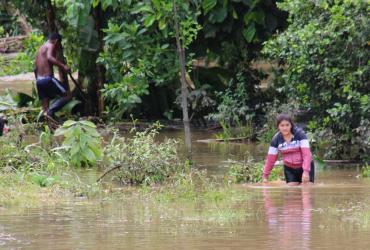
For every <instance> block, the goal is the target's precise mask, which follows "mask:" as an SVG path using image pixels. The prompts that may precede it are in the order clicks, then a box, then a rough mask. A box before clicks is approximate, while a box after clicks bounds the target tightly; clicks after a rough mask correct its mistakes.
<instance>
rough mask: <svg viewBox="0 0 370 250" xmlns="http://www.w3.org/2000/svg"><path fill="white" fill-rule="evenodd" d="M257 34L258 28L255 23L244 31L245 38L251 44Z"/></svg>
mask: <svg viewBox="0 0 370 250" xmlns="http://www.w3.org/2000/svg"><path fill="white" fill-rule="evenodd" d="M255 34H256V27H255V24H254V23H251V24H249V26H248V27H247V28H246V29H244V30H243V37H244V39H245V40H246V41H247V42H249V43H250V42H252V40H253V38H254V35H255Z"/></svg>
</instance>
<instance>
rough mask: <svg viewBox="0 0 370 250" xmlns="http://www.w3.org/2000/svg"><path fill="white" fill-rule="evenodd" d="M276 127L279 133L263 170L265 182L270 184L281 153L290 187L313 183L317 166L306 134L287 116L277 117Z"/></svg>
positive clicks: (272, 142) (273, 139)
mask: <svg viewBox="0 0 370 250" xmlns="http://www.w3.org/2000/svg"><path fill="white" fill-rule="evenodd" d="M276 126H277V128H278V130H279V132H278V133H277V134H275V135H274V137H273V138H272V141H271V145H270V147H269V151H268V154H267V158H266V162H265V166H264V168H263V177H262V179H263V182H264V183H267V182H268V177H269V175H270V172H271V170H272V168H273V167H274V164H275V162H276V160H277V158H278V153H279V152H280V153H281V155H282V157H283V162H284V175H285V180H286V182H287V184H288V185H289V186H296V185H299V184H301V183H304V184H306V183H309V182H311V183H313V182H314V179H315V166H314V163H313V161H312V155H311V151H310V145H309V142H308V139H307V136H306V134H305V133H304V131H303V130H302V129H301V128H298V127H297V126H294V123H293V121H292V118H291V117H290V116H289V115H287V114H280V115H278V116H277V118H276Z"/></svg>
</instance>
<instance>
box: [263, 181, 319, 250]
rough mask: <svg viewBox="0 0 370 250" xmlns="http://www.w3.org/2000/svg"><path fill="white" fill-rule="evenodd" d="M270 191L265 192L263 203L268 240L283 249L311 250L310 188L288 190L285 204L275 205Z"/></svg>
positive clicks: (285, 195) (284, 200) (284, 199)
mask: <svg viewBox="0 0 370 250" xmlns="http://www.w3.org/2000/svg"><path fill="white" fill-rule="evenodd" d="M270 192H271V190H270V189H264V190H263V201H264V208H265V214H266V220H267V225H268V229H269V230H268V236H272V237H267V239H266V240H270V241H274V239H277V242H274V244H276V245H277V246H279V248H281V249H291V248H296V249H310V247H309V243H310V238H311V234H310V231H311V222H312V216H311V209H312V200H311V193H310V189H309V188H300V189H287V190H286V192H285V193H284V197H283V199H282V201H283V204H282V205H280V206H277V205H274V203H273V202H272V201H271V197H270ZM269 238H270V239H269Z"/></svg>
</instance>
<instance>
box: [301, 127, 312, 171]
mask: <svg viewBox="0 0 370 250" xmlns="http://www.w3.org/2000/svg"><path fill="white" fill-rule="evenodd" d="M299 134H300V135H299V137H300V138H299V139H300V141H299V144H300V149H301V154H302V159H303V164H302V168H303V171H304V172H305V173H306V174H308V173H310V169H311V161H312V154H311V150H310V143H309V141H308V139H307V136H306V134H305V133H304V132H303V131H300V132H299Z"/></svg>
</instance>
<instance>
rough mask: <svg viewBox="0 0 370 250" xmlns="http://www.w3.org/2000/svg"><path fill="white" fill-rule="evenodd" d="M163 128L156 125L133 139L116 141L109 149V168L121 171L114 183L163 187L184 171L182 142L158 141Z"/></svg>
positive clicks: (107, 151)
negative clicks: (181, 160) (160, 130)
mask: <svg viewBox="0 0 370 250" xmlns="http://www.w3.org/2000/svg"><path fill="white" fill-rule="evenodd" d="M160 127H161V125H159V124H155V125H154V126H153V127H152V128H149V129H147V130H145V131H143V132H137V131H135V134H134V136H133V137H132V138H124V137H118V136H117V134H115V136H114V137H113V139H112V140H111V142H110V144H109V145H107V146H106V147H105V156H106V160H105V161H104V162H107V163H108V164H107V165H108V168H110V169H112V168H117V171H116V172H115V174H114V179H117V180H119V181H120V182H121V183H123V184H126V185H128V184H129V185H134V184H147V185H148V184H153V183H161V182H163V181H164V180H166V179H167V178H169V177H171V176H172V175H173V174H174V173H176V171H177V170H178V169H179V167H180V160H179V157H178V155H177V150H176V148H177V144H178V142H177V141H176V140H173V139H165V140H164V141H163V142H157V141H156V135H157V134H158V130H159V129H160Z"/></svg>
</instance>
